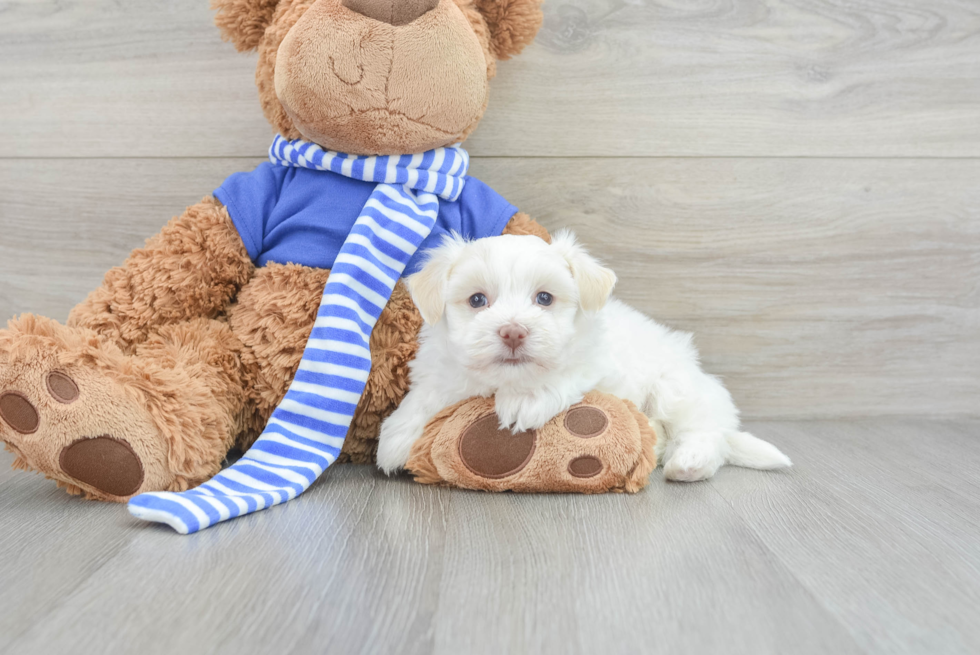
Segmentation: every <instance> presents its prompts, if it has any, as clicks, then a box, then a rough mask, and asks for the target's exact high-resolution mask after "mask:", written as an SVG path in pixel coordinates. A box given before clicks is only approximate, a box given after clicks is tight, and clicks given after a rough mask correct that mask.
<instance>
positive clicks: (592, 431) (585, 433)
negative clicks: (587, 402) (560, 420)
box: [565, 406, 609, 439]
mask: <svg viewBox="0 0 980 655" xmlns="http://www.w3.org/2000/svg"><path fill="white" fill-rule="evenodd" d="M607 427H609V418H608V417H607V416H606V413H605V412H603V411H602V410H601V409H598V408H596V407H588V406H580V407H572V408H571V409H570V410H568V411H567V412H566V413H565V429H566V430H568V433H569V434H572V435H574V436H576V437H580V438H582V439H591V438H592V437H598V436H599V435H600V434H602V433H603V432H605V431H606V428H607Z"/></svg>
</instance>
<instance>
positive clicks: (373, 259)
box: [129, 136, 469, 534]
mask: <svg viewBox="0 0 980 655" xmlns="http://www.w3.org/2000/svg"><path fill="white" fill-rule="evenodd" d="M269 158H270V159H271V160H272V162H273V163H274V164H279V165H282V166H301V167H305V168H313V169H316V170H321V171H332V172H334V173H338V174H340V175H344V176H347V177H350V178H353V179H356V180H363V181H365V182H377V183H378V185H377V186H376V187H375V188H374V192H373V193H372V194H371V196H370V198H368V201H367V203H366V204H365V205H364V209H363V210H361V215H360V216H359V217H358V219H357V221H356V222H355V223H354V227H353V228H352V229H351V231H350V234H349V235H348V236H347V239H346V240H345V241H344V245H343V246H342V247H341V249H340V253H339V254H338V255H337V259H336V261H335V262H334V265H333V268H332V269H331V271H330V277H329V279H328V280H327V286H326V288H325V289H324V291H323V298H322V300H321V301H320V308H319V310H318V311H317V318H316V322H315V324H314V326H313V331H312V333H311V334H310V338H309V341H307V343H306V349H305V350H304V352H303V358H302V360H301V361H300V364H299V370H298V371H297V372H296V376H295V377H294V378H293V382H292V384H290V385H289V389H288V390H287V392H286V396H285V397H284V398H283V400H282V402H281V403H279V406H278V407H276V409H275V410H274V411H273V413H272V417H271V418H270V419H269V423H268V425H267V426H266V428H265V430H264V431H263V432H262V435H261V436H260V437H259V439H258V440H257V441H256V442H255V443H254V444H253V445H252V447H251V448H250V449H249V450H248V452H247V453H245V455H244V456H243V457H242V458H241V459H240V460H238V461H237V462H236V463H235V464H233V465H232V466H230V467H229V468H227V469H225V470H223V471H221V472H220V473H218V475H216V476H215V477H214V478H212V479H211V480H209V481H208V482H205V483H204V484H202V485H201V486H199V487H197V488H196V489H191V490H190V491H184V492H181V493H172V492H153V493H145V494H140V495H138V496H136V497H134V498H132V499H131V500H130V501H129V511H130V513H132V514H133V516H136V517H137V518H141V519H144V520H147V521H156V522H159V523H166V524H168V525H170V526H171V527H172V528H174V529H175V530H177V532H180V533H183V534H189V533H192V532H197V531H198V530H202V529H204V528H207V527H210V526H212V525H214V524H215V523H218V522H220V521H226V520H228V519H230V518H235V517H238V516H242V515H244V514H250V513H252V512H255V511H258V510H260V509H266V508H267V507H272V506H273V505H278V504H280V503H284V502H286V501H287V500H291V499H293V498H295V497H296V496H298V495H299V494H301V493H303V492H304V491H306V489H307V488H309V486H310V485H311V484H312V483H313V481H314V480H316V479H317V478H318V477H319V476H320V474H321V473H323V471H324V470H325V469H326V468H327V467H328V466H330V465H331V464H333V463H334V461H335V460H336V459H337V456H338V455H339V454H340V448H341V446H343V443H344V438H345V437H346V436H347V430H348V429H349V428H350V423H351V420H352V419H353V417H354V410H355V408H356V407H357V403H358V401H359V400H360V398H361V394H362V393H363V392H364V386H365V383H366V382H367V379H368V374H369V373H370V370H371V351H370V338H371V331H372V329H373V328H374V324H375V323H376V322H377V320H378V317H379V316H380V315H381V310H383V309H384V307H385V305H386V304H387V303H388V299H389V298H390V297H391V292H392V290H393V289H394V287H395V284H396V283H397V282H398V278H399V277H401V274H402V272H403V271H404V270H405V266H406V265H407V264H408V261H409V260H410V259H411V258H412V255H414V254H415V252H416V250H418V248H419V246H420V245H421V243H422V241H423V240H425V238H426V237H427V236H428V235H429V232H430V231H431V230H432V227H433V226H434V225H435V222H436V218H437V217H438V215H439V198H443V199H445V200H450V201H452V200H456V199H457V198H459V194H460V193H461V192H462V190H463V184H464V182H465V180H464V177H465V175H466V171H467V168H468V166H469V155H467V153H466V151H465V150H463V149H462V148H459V147H452V148H439V149H437V150H430V151H428V152H425V153H422V154H418V155H401V156H391V157H362V156H358V155H345V154H342V153H337V152H329V151H324V150H323V149H322V148H320V147H319V146H317V145H316V144H314V143H309V142H307V141H302V140H296V141H287V140H286V139H284V138H282V137H281V136H277V137H276V139H275V141H274V142H273V143H272V147H271V148H270V149H269ZM324 218H325V220H329V217H324Z"/></svg>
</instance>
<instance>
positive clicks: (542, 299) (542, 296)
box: [537, 291, 555, 307]
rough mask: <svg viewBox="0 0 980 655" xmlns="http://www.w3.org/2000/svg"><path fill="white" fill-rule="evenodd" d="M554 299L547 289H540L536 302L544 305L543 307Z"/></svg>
mask: <svg viewBox="0 0 980 655" xmlns="http://www.w3.org/2000/svg"><path fill="white" fill-rule="evenodd" d="M554 300H555V299H554V298H553V297H552V295H551V294H550V293H548V292H547V291H542V292H541V293H539V294H538V297H537V301H538V304H539V305H544V306H545V307H547V306H548V305H550V304H551V303H552V302H554Z"/></svg>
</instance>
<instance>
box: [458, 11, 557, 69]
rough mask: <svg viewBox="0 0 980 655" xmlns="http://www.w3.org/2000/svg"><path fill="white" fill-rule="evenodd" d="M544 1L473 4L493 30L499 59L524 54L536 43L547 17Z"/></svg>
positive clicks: (491, 41)
mask: <svg viewBox="0 0 980 655" xmlns="http://www.w3.org/2000/svg"><path fill="white" fill-rule="evenodd" d="M542 1H543V0H473V4H474V5H475V6H476V8H477V10H479V12H480V13H481V14H482V15H483V19H484V20H485V21H486V22H487V27H488V28H489V29H490V47H491V48H492V49H493V54H494V55H495V56H496V57H497V59H510V58H511V57H513V56H514V55H517V54H520V52H521V50H523V49H524V46H526V45H528V44H529V43H530V42H531V41H533V40H534V37H535V35H537V33H538V30H539V29H540V28H541V22H542V21H543V20H544V15H543V14H542V13H541V2H542Z"/></svg>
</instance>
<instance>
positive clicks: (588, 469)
mask: <svg viewBox="0 0 980 655" xmlns="http://www.w3.org/2000/svg"><path fill="white" fill-rule="evenodd" d="M568 472H569V473H570V474H571V475H573V476H575V477H576V478H594V477H595V476H597V475H599V474H600V473H602V460H601V459H599V458H598V457H592V456H591V455H582V456H581V457H576V458H575V459H573V460H572V461H570V462H569V463H568Z"/></svg>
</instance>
